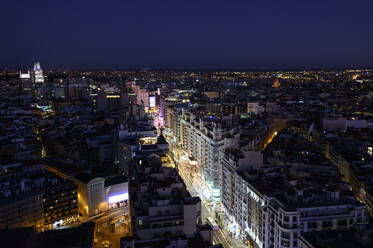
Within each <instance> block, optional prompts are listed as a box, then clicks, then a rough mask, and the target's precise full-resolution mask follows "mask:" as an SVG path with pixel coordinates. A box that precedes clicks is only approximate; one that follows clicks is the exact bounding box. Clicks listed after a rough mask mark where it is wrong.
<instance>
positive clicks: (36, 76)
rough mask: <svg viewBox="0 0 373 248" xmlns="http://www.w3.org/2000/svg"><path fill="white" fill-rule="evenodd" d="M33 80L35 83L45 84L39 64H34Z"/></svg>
mask: <svg viewBox="0 0 373 248" xmlns="http://www.w3.org/2000/svg"><path fill="white" fill-rule="evenodd" d="M31 80H32V82H33V83H44V75H43V70H42V69H41V67H40V63H39V62H35V63H34V69H33V70H32V71H31Z"/></svg>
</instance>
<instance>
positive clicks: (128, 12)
mask: <svg viewBox="0 0 373 248" xmlns="http://www.w3.org/2000/svg"><path fill="white" fill-rule="evenodd" d="M372 5H373V3H371V2H369V1H363V2H360V3H359V5H358V4H356V3H355V4H354V3H340V2H337V1H326V2H325V1H313V2H312V4H311V3H294V2H286V3H277V2H275V1H268V2H266V3H259V2H253V3H247V2H243V1H238V2H235V3H230V4H227V3H222V2H220V1H214V2H211V1H204V2H203V3H195V2H188V3H174V2H167V1H166V2H162V3H154V2H149V1H145V2H141V3H140V2H137V3H128V2H118V1H113V2H111V4H105V5H102V3H101V2H98V1H91V2H90V4H89V5H87V4H86V3H83V2H79V3H76V2H53V3H50V2H43V1H41V2H38V3H32V4H31V3H19V2H18V3H14V2H9V3H8V4H6V5H5V6H6V7H5V10H6V11H5V15H3V16H2V17H0V21H1V23H3V26H4V27H3V32H4V33H5V34H7V35H5V36H4V37H3V39H2V40H1V41H0V47H2V58H1V59H0V67H1V68H23V67H24V66H25V65H28V64H32V63H33V62H34V61H40V62H41V63H42V64H43V65H44V67H45V68H71V69H142V68H149V69H219V68H221V69H235V68H237V69H251V70H265V69H268V70H270V69H286V68H290V69H291V68H294V69H316V68H347V67H348V68H369V67H373V64H372V63H373V62H371V61H372V60H371V58H372V57H373V49H372V48H371V45H370V44H372V43H373V35H372V33H371V32H369V30H371V29H372V24H373V17H372V15H370V13H369V10H370V9H372V7H373V6H372ZM30 23H32V24H33V25H30ZM4 24H6V25H4Z"/></svg>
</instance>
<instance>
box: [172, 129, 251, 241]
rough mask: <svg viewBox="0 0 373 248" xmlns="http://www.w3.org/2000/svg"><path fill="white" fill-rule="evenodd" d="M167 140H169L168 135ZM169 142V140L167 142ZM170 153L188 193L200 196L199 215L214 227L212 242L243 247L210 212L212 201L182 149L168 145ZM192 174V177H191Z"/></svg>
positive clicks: (204, 221)
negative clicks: (206, 194)
mask: <svg viewBox="0 0 373 248" xmlns="http://www.w3.org/2000/svg"><path fill="white" fill-rule="evenodd" d="M166 137H168V141H169V140H170V136H166ZM169 144H170V142H169ZM170 153H171V154H173V155H174V161H175V162H176V166H177V168H178V171H179V175H180V176H181V177H182V179H183V181H184V183H185V185H186V187H187V189H188V191H189V193H190V194H191V195H192V196H199V197H200V198H201V201H202V204H201V210H202V211H201V216H202V221H203V223H209V222H210V224H211V225H212V226H213V228H214V229H215V232H214V239H213V241H214V244H222V245H223V246H224V247H225V248H227V247H245V245H244V244H243V243H242V242H241V241H239V240H236V239H233V238H231V237H230V236H229V235H228V234H227V233H226V231H225V230H223V229H222V228H221V227H220V226H219V225H218V224H217V223H216V221H215V214H214V213H213V212H212V208H213V203H212V200H210V199H206V197H205V196H204V195H203V193H202V188H201V180H200V178H199V176H198V175H196V174H193V172H192V170H191V169H190V168H191V165H190V164H189V162H188V160H187V159H186V157H185V155H183V154H184V152H183V150H182V149H178V148H176V147H173V146H171V145H170ZM191 175H193V178H191Z"/></svg>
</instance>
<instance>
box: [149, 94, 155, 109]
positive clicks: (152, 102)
mask: <svg viewBox="0 0 373 248" xmlns="http://www.w3.org/2000/svg"><path fill="white" fill-rule="evenodd" d="M154 107H155V96H149V108H154Z"/></svg>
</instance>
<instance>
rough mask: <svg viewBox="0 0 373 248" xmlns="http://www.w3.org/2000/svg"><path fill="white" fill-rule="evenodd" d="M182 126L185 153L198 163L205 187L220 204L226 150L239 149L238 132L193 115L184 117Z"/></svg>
mask: <svg viewBox="0 0 373 248" xmlns="http://www.w3.org/2000/svg"><path fill="white" fill-rule="evenodd" d="M180 125H181V127H180V129H181V130H180V131H181V143H182V146H183V147H184V150H185V151H186V152H187V153H188V155H189V156H192V157H194V158H195V159H196V160H197V161H198V166H199V170H198V171H199V172H200V173H201V179H202V183H203V184H204V186H207V187H208V190H209V191H210V192H211V194H212V195H213V196H214V197H216V198H218V200H220V190H221V185H220V183H221V172H222V168H221V161H222V157H223V153H224V150H225V148H227V147H235V146H237V145H238V142H239V135H240V134H239V131H238V128H237V127H223V124H222V123H220V122H218V121H216V122H215V121H213V120H210V119H208V118H207V119H206V118H204V117H197V116H196V115H194V114H192V113H190V114H189V113H184V114H183V119H181V121H180ZM213 192H214V193H213Z"/></svg>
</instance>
